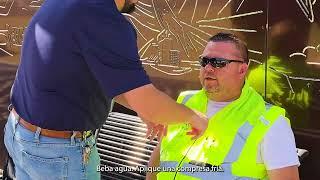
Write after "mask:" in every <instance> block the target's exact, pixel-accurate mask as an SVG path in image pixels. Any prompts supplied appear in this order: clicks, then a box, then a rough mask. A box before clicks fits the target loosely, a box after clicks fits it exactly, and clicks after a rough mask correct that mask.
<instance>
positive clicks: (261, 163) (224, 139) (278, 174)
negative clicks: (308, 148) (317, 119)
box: [147, 33, 300, 180]
mask: <svg viewBox="0 0 320 180" xmlns="http://www.w3.org/2000/svg"><path fill="white" fill-rule="evenodd" d="M200 64H201V70H200V75H199V78H200V82H201V84H202V87H203V88H202V89H201V90H199V91H185V92H182V93H181V94H180V96H179V97H178V100H177V101H178V102H179V103H182V104H185V105H186V106H188V107H189V108H191V109H194V110H197V111H200V112H202V113H206V114H207V116H208V117H209V118H210V120H209V125H208V129H207V130H206V131H205V133H204V134H203V135H202V136H201V137H200V138H198V139H191V138H190V137H188V136H187V135H186V134H185V132H186V131H188V130H189V128H190V127H189V126H188V125H185V124H180V125H170V126H169V127H168V133H167V135H166V136H165V137H163V139H162V141H161V143H159V144H158V146H157V148H156V149H155V150H154V152H153V154H152V155H151V159H150V162H149V166H152V167H155V166H160V168H158V169H156V168H152V169H154V170H155V169H156V170H157V172H155V173H148V174H147V179H155V178H156V177H155V174H156V173H157V178H158V179H165V180H168V179H177V180H178V179H210V180H211V179H217V180H225V179H272V180H275V179H279V180H289V179H290V180H295V179H299V173H298V166H299V165H300V163H299V160H298V156H297V153H296V146H295V140H294V135H293V132H292V130H291V128H290V122H289V120H288V119H287V118H286V117H285V110H284V109H282V108H280V107H277V106H274V105H271V104H268V103H266V102H265V101H264V100H263V98H262V97H261V96H260V95H259V94H258V93H257V92H256V91H255V90H254V89H253V88H251V87H250V86H249V84H248V82H245V75H246V72H247V70H248V50H247V47H246V45H245V43H244V42H243V41H241V40H240V39H239V38H238V37H236V36H235V35H232V34H227V33H218V34H216V35H214V36H213V37H211V38H210V39H209V42H208V44H207V46H206V47H205V49H204V51H203V54H202V56H201V57H200Z"/></svg>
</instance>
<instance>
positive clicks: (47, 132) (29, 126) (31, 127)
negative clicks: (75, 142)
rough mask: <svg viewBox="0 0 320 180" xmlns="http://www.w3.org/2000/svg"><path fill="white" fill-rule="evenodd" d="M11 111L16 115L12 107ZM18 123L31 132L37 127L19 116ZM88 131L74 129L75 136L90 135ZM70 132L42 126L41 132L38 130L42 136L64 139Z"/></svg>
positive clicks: (70, 134)
mask: <svg viewBox="0 0 320 180" xmlns="http://www.w3.org/2000/svg"><path fill="white" fill-rule="evenodd" d="M12 112H13V113H14V115H15V116H18V114H17V112H16V111H15V110H14V109H12ZM19 117H20V116H19ZM19 124H21V125H22V126H23V127H25V128H26V129H28V130H29V131H32V132H36V131H37V128H38V126H35V125H33V124H31V123H29V122H27V121H26V120H24V119H22V118H21V117H20V118H19ZM88 132H89V131H84V132H80V131H76V135H75V138H87V137H89V136H91V135H92V132H91V131H90V132H89V133H88ZM72 134H73V132H72V131H56V130H50V129H44V128H41V132H40V135H42V136H47V137H52V138H65V139H67V138H71V136H72Z"/></svg>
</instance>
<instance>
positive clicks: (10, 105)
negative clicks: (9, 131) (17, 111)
mask: <svg viewBox="0 0 320 180" xmlns="http://www.w3.org/2000/svg"><path fill="white" fill-rule="evenodd" d="M12 109H13V105H12V104H9V106H8V111H10V112H11V111H12Z"/></svg>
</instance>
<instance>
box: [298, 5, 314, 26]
mask: <svg viewBox="0 0 320 180" xmlns="http://www.w3.org/2000/svg"><path fill="white" fill-rule="evenodd" d="M296 2H297V3H298V5H299V7H300V9H301V10H302V12H303V14H304V15H305V16H306V17H307V18H308V20H309V21H310V22H311V23H313V22H314V12H313V6H314V4H315V3H316V2H317V0H314V1H313V2H311V0H296Z"/></svg>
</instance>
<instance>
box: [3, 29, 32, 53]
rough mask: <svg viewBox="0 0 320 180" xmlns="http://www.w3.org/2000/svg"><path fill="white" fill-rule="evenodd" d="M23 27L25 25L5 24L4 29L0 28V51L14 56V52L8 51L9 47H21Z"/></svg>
mask: <svg viewBox="0 0 320 180" xmlns="http://www.w3.org/2000/svg"><path fill="white" fill-rule="evenodd" d="M25 28H26V27H15V26H10V25H9V24H6V25H5V29H1V30H0V37H1V40H0V41H2V42H0V46H3V47H0V51H2V52H4V53H5V54H7V55H9V56H14V54H12V53H11V52H10V49H11V48H14V47H18V48H21V46H22V40H23V33H24V30H25ZM11 50H12V49H11Z"/></svg>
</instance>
